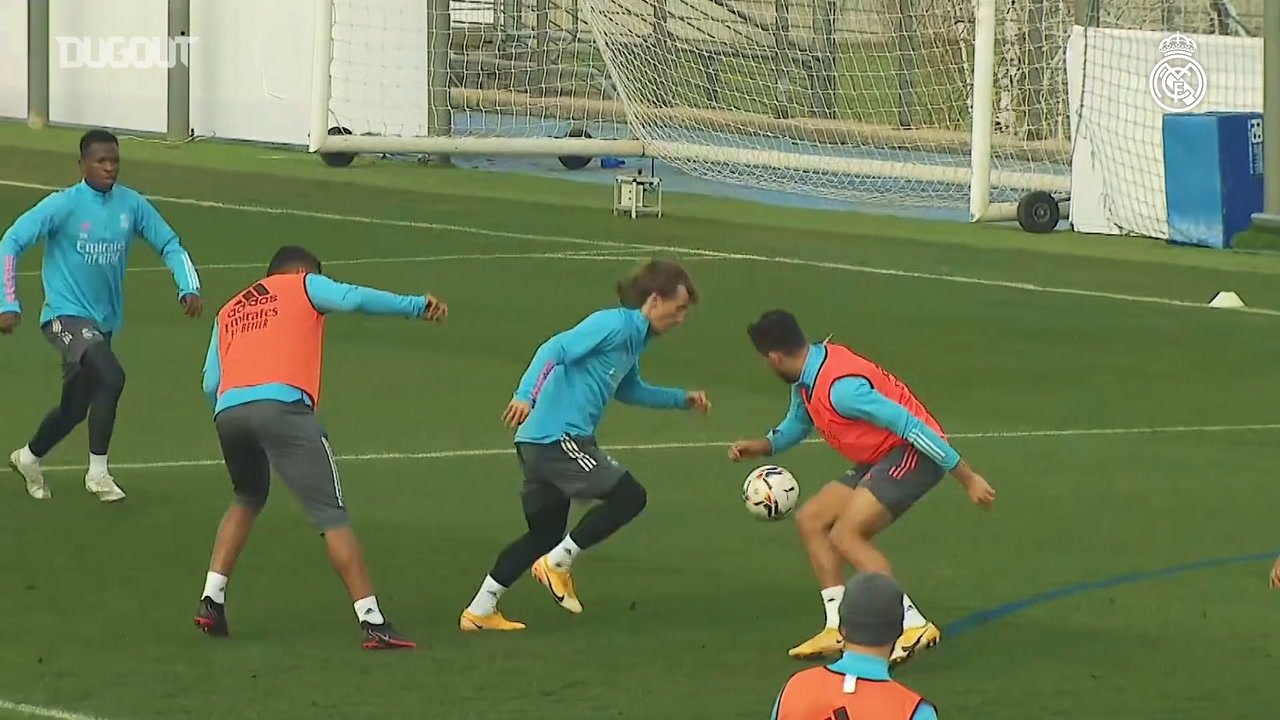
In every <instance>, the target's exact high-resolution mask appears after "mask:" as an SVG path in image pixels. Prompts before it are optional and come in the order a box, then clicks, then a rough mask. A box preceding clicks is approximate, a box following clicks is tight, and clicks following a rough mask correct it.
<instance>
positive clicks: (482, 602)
mask: <svg viewBox="0 0 1280 720" xmlns="http://www.w3.org/2000/svg"><path fill="white" fill-rule="evenodd" d="M506 591H507V589H506V588H505V587H503V586H502V585H501V584H500V583H499V582H498V581H497V580H494V579H493V578H491V577H489V576H488V575H485V576H484V582H483V583H481V584H480V591H479V592H477V593H476V596H475V598H474V599H472V601H471V604H470V605H468V606H467V612H469V613H471V614H472V615H481V616H484V615H492V614H494V613H495V612H497V610H498V598H500V597H502V593H504V592H506Z"/></svg>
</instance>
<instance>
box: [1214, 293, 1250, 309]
mask: <svg viewBox="0 0 1280 720" xmlns="http://www.w3.org/2000/svg"><path fill="white" fill-rule="evenodd" d="M1209 307H1211V308H1224V309H1230V308H1242V307H1244V301H1243V300H1241V299H1240V296H1239V295H1237V294H1235V293H1233V292H1231V291H1230V290H1223V291H1222V292H1220V293H1218V294H1217V295H1214V296H1213V299H1212V300H1210V301H1209Z"/></svg>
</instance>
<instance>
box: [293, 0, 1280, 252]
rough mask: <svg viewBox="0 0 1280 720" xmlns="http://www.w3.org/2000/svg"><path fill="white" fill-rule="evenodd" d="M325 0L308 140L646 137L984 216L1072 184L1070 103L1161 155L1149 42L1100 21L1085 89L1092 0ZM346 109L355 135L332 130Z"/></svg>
mask: <svg viewBox="0 0 1280 720" xmlns="http://www.w3.org/2000/svg"><path fill="white" fill-rule="evenodd" d="M1262 1H1263V0H1234V2H1235V3H1236V4H1237V5H1238V4H1241V3H1245V4H1247V3H1258V4H1260V3H1261V2H1262ZM1277 1H1280V0H1277ZM317 2H318V4H319V5H320V6H321V7H322V8H323V12H321V14H320V21H319V24H318V26H317V32H318V33H321V34H322V39H323V38H324V37H327V38H328V39H329V41H330V42H327V43H321V44H320V50H321V52H320V53H318V55H317V62H318V67H317V80H319V81H320V82H318V83H317V88H318V89H319V90H320V91H321V92H322V94H323V96H322V97H320V98H319V102H318V103H317V106H316V111H315V112H316V117H314V118H313V131H312V134H313V145H312V149H322V150H325V151H334V150H336V149H343V150H348V151H353V150H354V151H371V152H379V151H382V152H413V153H444V154H464V153H465V154H482V155H522V154H523V155H551V156H556V155H559V156H583V155H589V156H600V155H604V154H614V155H632V154H637V153H641V152H642V153H643V154H645V155H647V156H650V157H656V158H659V159H661V160H663V161H665V162H667V163H669V164H671V165H674V166H676V167H678V168H680V169H682V170H684V171H686V172H688V173H690V174H693V175H696V176H699V177H704V178H707V179H710V180H714V181H720V182H727V183H737V184H742V185H749V186H753V187H761V188H768V189H775V190H784V191H790V192H795V193H800V194H804V195H810V196H820V197H827V198H835V199H842V200H853V201H887V202H891V203H893V204H896V205H916V206H935V207H936V206H947V205H956V206H964V205H968V206H969V207H970V214H971V217H972V218H973V219H1008V218H1009V217H1011V212H1010V205H1009V203H1013V202H1016V201H1017V199H1018V198H1019V197H1020V196H1022V195H1024V194H1025V193H1027V192H1028V191H1031V190H1043V191H1048V192H1052V193H1055V194H1057V195H1059V196H1062V197H1065V196H1066V195H1067V193H1068V191H1070V190H1071V189H1072V186H1071V185H1072V183H1071V171H1070V169H1069V168H1070V166H1071V163H1072V158H1073V136H1072V132H1073V122H1074V123H1075V124H1076V125H1077V128H1076V129H1077V130H1080V131H1085V132H1087V133H1088V134H1089V136H1090V137H1092V138H1095V139H1096V140H1097V141H1098V142H1097V144H1095V145H1094V151H1095V152H1103V153H1106V154H1107V155H1108V158H1110V160H1111V161H1112V162H1115V163H1121V164H1126V167H1128V165H1127V164H1128V163H1129V162H1131V161H1132V162H1135V163H1149V161H1150V157H1149V156H1150V155H1151V153H1156V154H1158V147H1159V143H1158V139H1157V140H1156V142H1155V144H1154V145H1153V146H1152V148H1151V149H1148V148H1146V147H1142V148H1139V147H1134V146H1133V143H1146V142H1149V141H1150V140H1151V138H1149V137H1148V136H1147V135H1145V134H1142V133H1140V132H1138V131H1137V130H1136V129H1134V127H1133V126H1131V125H1130V118H1131V117H1133V116H1134V115H1133V114H1134V113H1137V112H1139V107H1138V106H1139V105H1140V104H1141V97H1129V96H1125V95H1124V94H1123V93H1122V92H1120V91H1119V88H1121V86H1122V85H1124V84H1125V83H1130V82H1131V76H1133V75H1135V74H1137V75H1141V76H1142V77H1141V84H1140V86H1139V87H1140V88H1145V87H1146V85H1145V83H1146V80H1145V75H1146V73H1147V72H1148V71H1149V69H1150V67H1151V63H1152V62H1154V59H1155V58H1154V57H1153V56H1151V54H1150V53H1145V54H1141V55H1137V54H1133V53H1130V54H1129V55H1128V56H1126V55H1125V54H1124V53H1125V52H1129V51H1115V50H1109V51H1103V50H1100V49H1099V48H1098V44H1097V42H1094V44H1093V45H1092V46H1090V48H1089V51H1088V53H1087V60H1086V61H1085V64H1084V66H1083V67H1084V68H1085V70H1086V72H1085V74H1084V78H1085V88H1084V91H1083V94H1082V97H1084V98H1085V99H1084V101H1083V104H1080V103H1077V104H1076V106H1075V107H1072V105H1071V103H1070V102H1069V99H1070V97H1071V93H1070V92H1069V83H1068V75H1069V73H1068V61H1067V49H1068V44H1069V41H1070V40H1071V38H1072V37H1073V34H1074V31H1075V30H1077V29H1078V28H1075V25H1076V23H1077V21H1078V20H1080V19H1078V18H1076V17H1075V10H1076V7H1077V6H1078V5H1081V3H1080V2H1079V0H317ZM1096 4H1097V5H1098V6H1100V7H1101V8H1102V13H1101V15H1102V17H1101V23H1100V24H1101V25H1102V26H1103V27H1104V28H1106V27H1126V28H1144V27H1146V26H1147V25H1150V22H1151V21H1150V18H1151V17H1152V16H1154V17H1156V18H1158V19H1159V20H1160V24H1159V25H1156V26H1153V27H1152V28H1151V29H1160V28H1164V29H1186V30H1194V29H1197V28H1201V27H1210V26H1212V27H1214V28H1218V27H1219V26H1221V27H1234V26H1233V25H1231V23H1232V22H1236V21H1233V20H1222V19H1221V15H1222V12H1217V14H1216V15H1215V14H1214V13H1213V12H1211V11H1209V10H1208V9H1207V8H1210V6H1213V7H1228V6H1230V5H1231V3H1229V2H1226V0H1222V1H1218V0H1127V2H1123V3H1122V2H1121V1H1120V0H1098V1H1097V3H1096ZM1226 12H1227V14H1228V15H1229V14H1231V13H1232V12H1234V11H1226ZM1259 14H1260V13H1259ZM1245 15H1246V17H1245V18H1244V19H1243V21H1242V22H1244V23H1246V24H1247V23H1248V22H1251V18H1252V17H1254V15H1253V14H1250V13H1245ZM1210 16H1212V17H1215V18H1218V20H1216V22H1217V23H1218V24H1217V25H1212V24H1211V23H1207V21H1206V20H1205V18H1206V17H1210ZM1242 27H1243V25H1242ZM1215 31H1216V30H1215ZM1233 32H1234V31H1233ZM1152 52H1154V49H1152ZM1237 64H1238V63H1237ZM1258 75H1259V77H1258V78H1257V79H1256V81H1257V82H1258V83H1260V82H1261V79H1260V73H1258ZM1108 84H1109V85H1112V86H1114V87H1115V88H1116V90H1115V91H1114V92H1113V91H1108V90H1106V89H1105V88H1106V86H1107V85H1108ZM1099 88H1101V89H1099ZM1224 92H1225V90H1224ZM1130 95H1133V94H1132V93H1130ZM1140 95H1145V93H1140ZM1242 102H1244V104H1245V105H1247V104H1248V102H1247V101H1242ZM1141 110H1142V111H1146V110H1149V107H1142V108H1141ZM1073 114H1074V117H1073ZM336 127H340V128H342V130H341V131H336V130H334V131H333V132H343V133H351V134H352V135H354V136H355V137H347V138H340V139H339V140H337V141H336V142H332V143H326V144H324V145H323V146H321V145H320V144H319V143H318V142H317V136H318V135H323V134H324V133H325V132H326V131H330V129H331V128H336ZM583 137H589V138H594V139H595V140H585V139H583ZM1108 143H1110V145H1108ZM581 162H586V160H585V158H584V159H582V160H581ZM1104 172H1105V173H1106V175H1107V179H1108V180H1109V181H1110V180H1113V179H1117V178H1121V177H1125V176H1124V175H1123V174H1121V173H1122V171H1120V170H1114V169H1107V170H1104ZM1138 174H1139V175H1141V174H1143V173H1142V172H1139V173H1138ZM1134 177H1135V179H1134V182H1138V180H1137V179H1136V178H1137V176H1134ZM1143 182H1145V180H1144V181H1143ZM1073 201H1074V198H1073ZM1122 202H1130V201H1129V200H1124V201H1122ZM1135 227H1137V224H1135Z"/></svg>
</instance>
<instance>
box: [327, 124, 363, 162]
mask: <svg viewBox="0 0 1280 720" xmlns="http://www.w3.org/2000/svg"><path fill="white" fill-rule="evenodd" d="M329 134H330V135H350V134H351V130H350V129H349V128H344V127H341V126H338V125H334V126H333V127H331V128H329ZM320 159H321V160H323V161H324V164H325V165H328V166H329V167H346V166H348V165H350V164H351V163H353V162H355V159H356V156H355V153H320Z"/></svg>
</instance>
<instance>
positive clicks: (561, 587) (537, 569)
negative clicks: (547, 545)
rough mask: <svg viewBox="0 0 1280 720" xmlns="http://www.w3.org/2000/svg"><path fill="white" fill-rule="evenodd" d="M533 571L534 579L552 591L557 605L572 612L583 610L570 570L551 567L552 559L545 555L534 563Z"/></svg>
mask: <svg viewBox="0 0 1280 720" xmlns="http://www.w3.org/2000/svg"><path fill="white" fill-rule="evenodd" d="M532 572H533V577H534V579H535V580H537V581H538V582H540V583H542V584H543V585H545V586H546V587H547V590H550V591H551V597H552V599H554V600H555V601H556V604H557V605H559V606H560V607H562V608H564V609H565V610H568V611H569V612H571V613H575V614H576V613H580V612H582V603H580V602H578V593H577V591H576V590H574V589H573V575H571V574H570V573H569V571H568V570H557V569H555V568H554V567H551V561H550V560H548V559H547V556H546V555H543V556H542V557H541V558H539V559H538V562H536V563H534V564H533V571H532Z"/></svg>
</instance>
